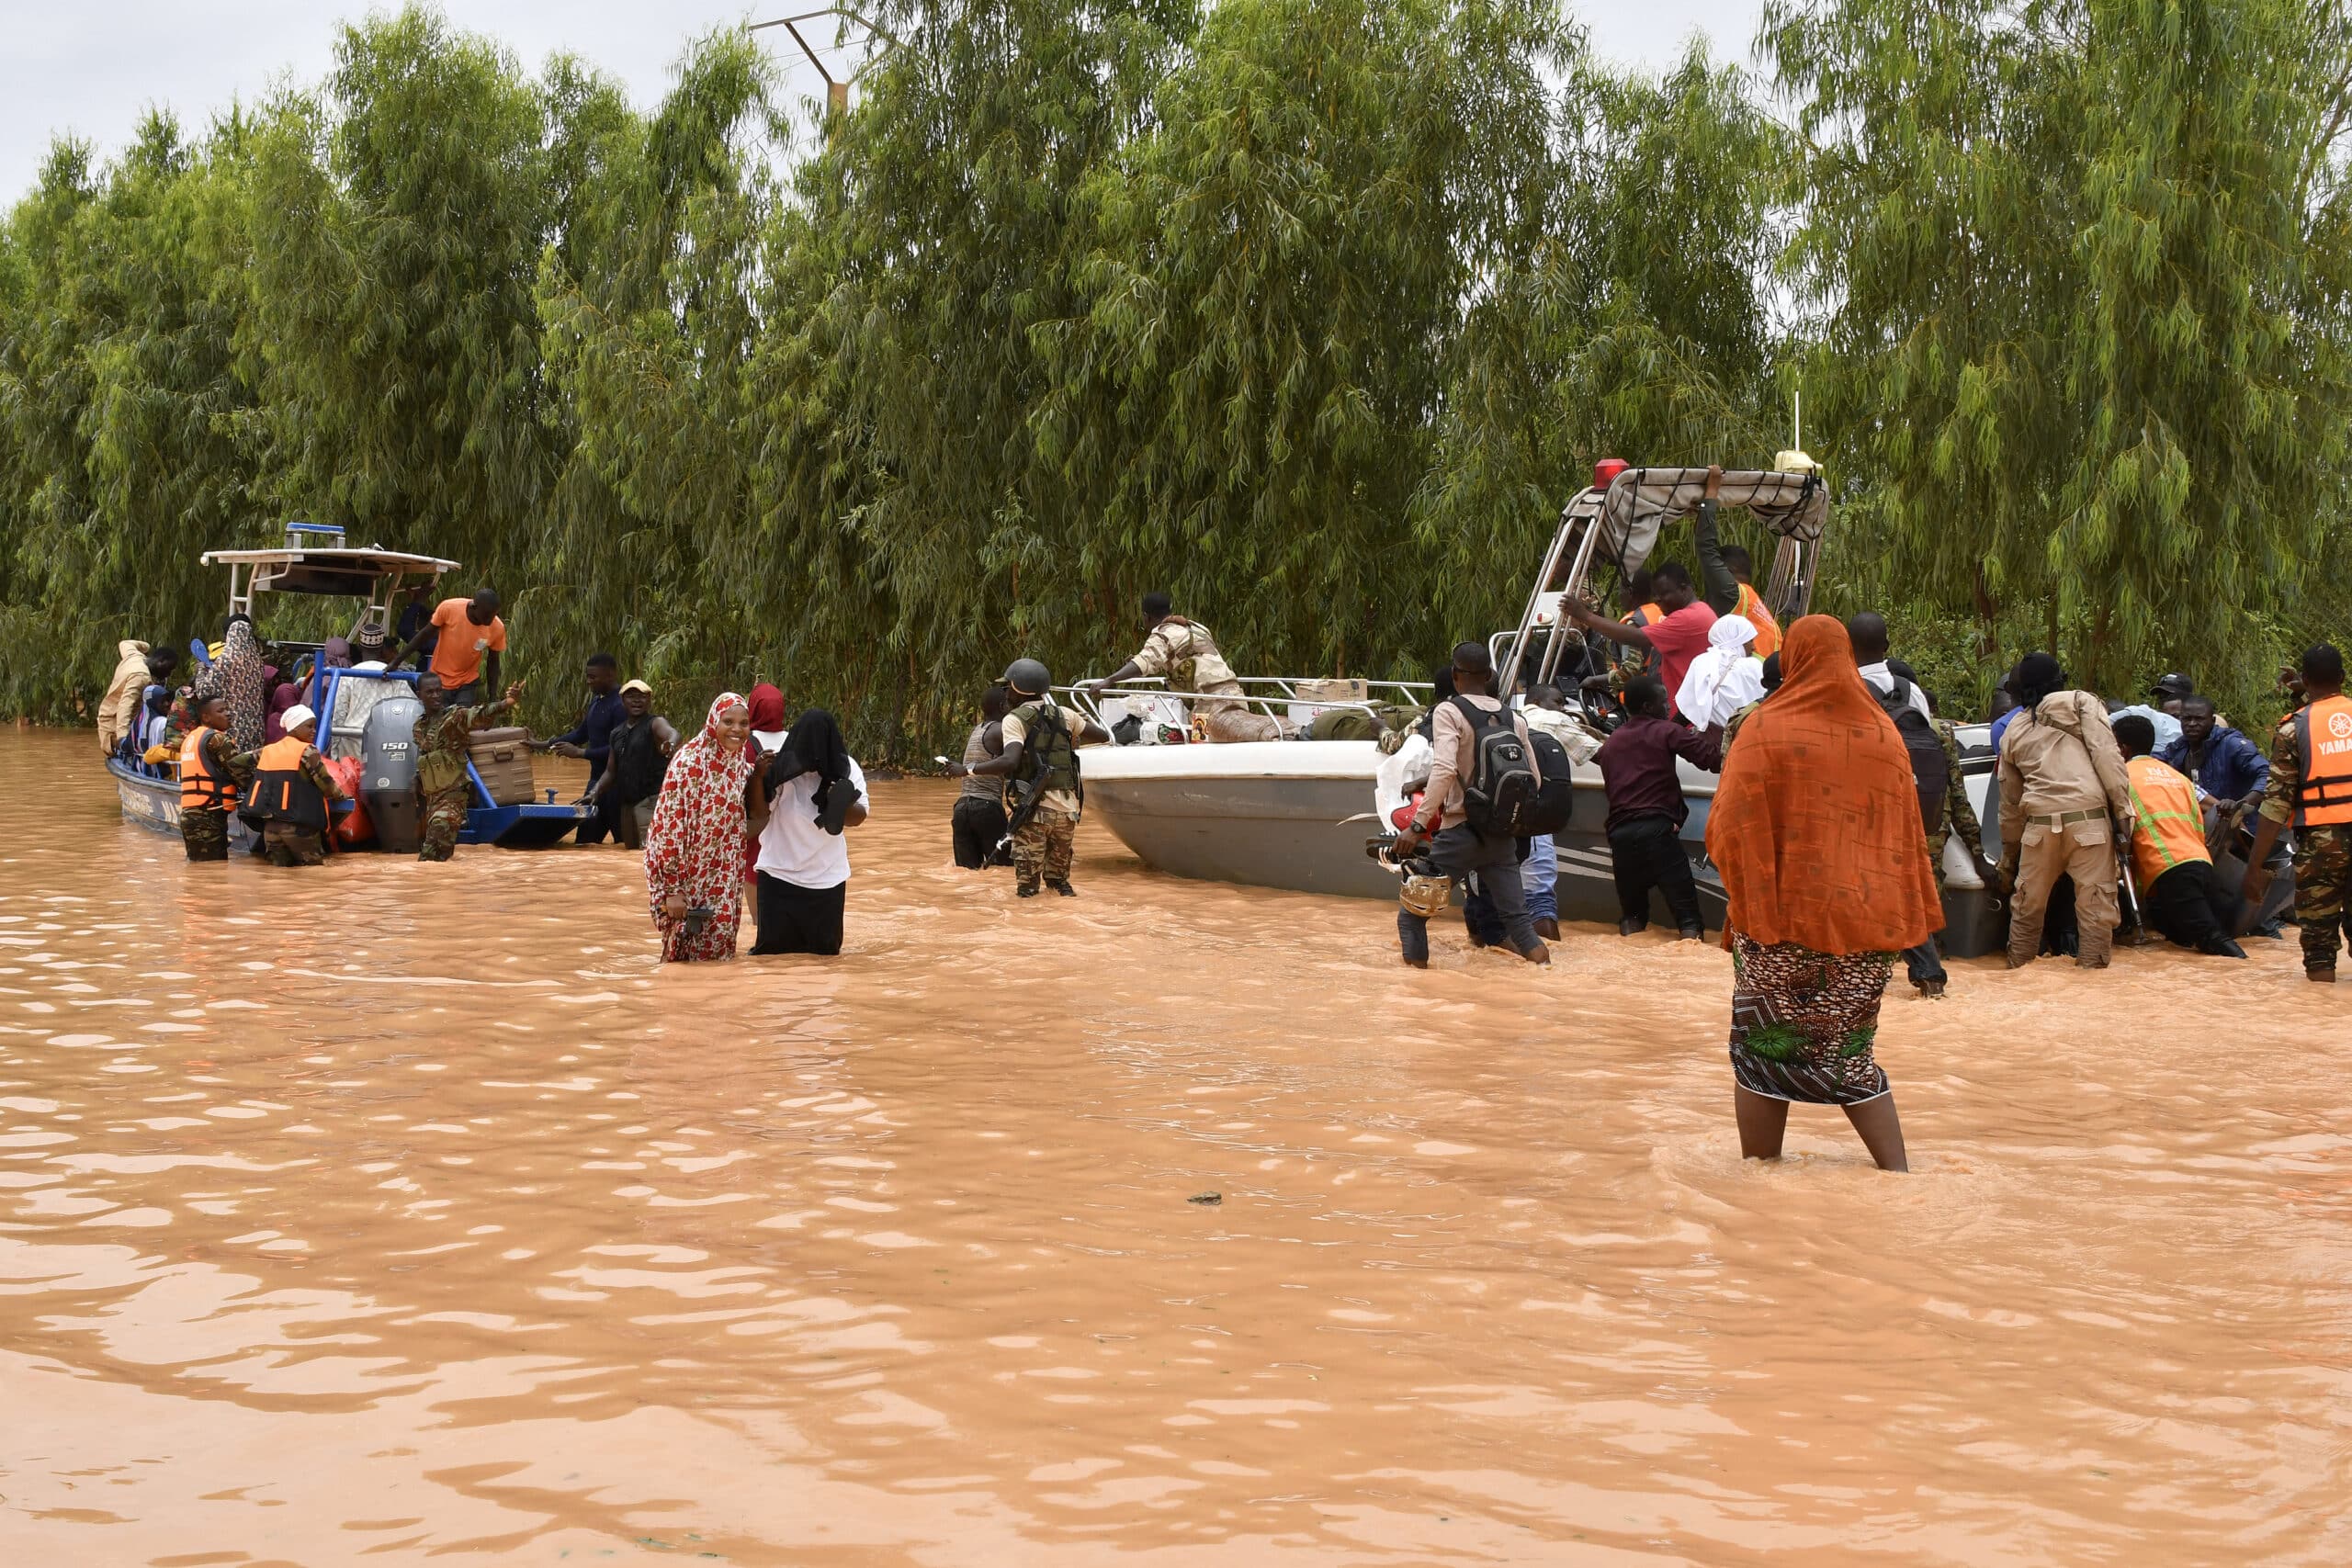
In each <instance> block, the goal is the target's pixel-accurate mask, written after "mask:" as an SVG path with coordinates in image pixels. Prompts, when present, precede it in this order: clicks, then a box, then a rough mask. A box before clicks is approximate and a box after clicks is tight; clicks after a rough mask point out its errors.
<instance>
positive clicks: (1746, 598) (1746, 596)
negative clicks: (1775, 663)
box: [1731, 582, 1781, 659]
mask: <svg viewBox="0 0 2352 1568" xmlns="http://www.w3.org/2000/svg"><path fill="white" fill-rule="evenodd" d="M1731 613H1732V614H1733V615H1738V616H1741V617H1743V618H1744V619H1745V620H1746V621H1747V624H1748V625H1749V626H1754V627H1755V628H1756V646H1755V647H1753V648H1751V649H1748V651H1749V652H1750V653H1752V654H1754V655H1755V656H1756V657H1757V658H1758V659H1770V658H1771V657H1772V655H1774V654H1776V653H1778V652H1780V651H1781V623H1780V622H1778V621H1776V620H1774V619H1773V618H1772V612H1771V611H1770V610H1768V609H1766V608H1765V607H1764V595H1762V594H1761V593H1758V592H1756V589H1755V587H1754V586H1753V585H1752V584H1749V583H1746V582H1743V583H1741V584H1740V585H1739V603H1738V604H1735V605H1733V606H1732V611H1731Z"/></svg>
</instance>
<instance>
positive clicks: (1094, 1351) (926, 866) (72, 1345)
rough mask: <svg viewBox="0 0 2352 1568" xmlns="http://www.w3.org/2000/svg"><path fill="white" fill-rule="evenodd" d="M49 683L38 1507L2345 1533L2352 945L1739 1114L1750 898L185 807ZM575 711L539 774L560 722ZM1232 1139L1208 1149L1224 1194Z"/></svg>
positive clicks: (559, 1531)
mask: <svg viewBox="0 0 2352 1568" xmlns="http://www.w3.org/2000/svg"><path fill="white" fill-rule="evenodd" d="M95 752H96V743H95V741H94V739H92V738H91V737H90V736H89V735H87V734H71V735H67V734H58V733H53V732H30V733H28V732H23V731H6V732H0V1410H5V1411H6V1418H5V1424H0V1562H6V1563H8V1564H24V1565H35V1564H38V1565H41V1568H49V1565H51V1564H57V1565H74V1568H81V1565H90V1564H98V1565H107V1568H111V1565H114V1564H160V1565H196V1564H261V1563H270V1564H287V1563H298V1564H305V1565H323V1564H342V1563H361V1562H369V1563H372V1562H388V1563H401V1562H425V1561H427V1560H431V1561H434V1562H449V1561H458V1562H469V1561H470V1562H492V1563H502V1564H503V1563H531V1564H536V1563H543V1562H546V1563H552V1562H610V1561H627V1562H634V1561H645V1562H652V1561H658V1560H669V1559H684V1560H702V1561H718V1562H735V1563H765V1564H788V1565H791V1568H809V1565H826V1564H853V1563H854V1564H869V1563H871V1564H886V1563H921V1564H942V1565H962V1564H1007V1565H1020V1568H1058V1565H1062V1564H1116V1563H1128V1562H1134V1563H1139V1564H1150V1565H1152V1568H1190V1565H1193V1564H1201V1565H1209V1564H1216V1565H1218V1568H1227V1565H1236V1564H1238V1565H1250V1564H1259V1563H1263V1564H1269V1565H1273V1568H1291V1565H1297V1568H1308V1565H1338V1564H1419V1563H1439V1564H1460V1565H1464V1568H1468V1565H1474V1564H1476V1565H1485V1564H1496V1563H1567V1564H1631V1563H1637V1562H1638V1563H1674V1562H1687V1563H1696V1564H1711V1565H1712V1564H1739V1563H1757V1562H1774V1563H1781V1562H1786V1563H1804V1564H1807V1565H1818V1564H1841V1563H1863V1562H1868V1563H1888V1564H1897V1563H1900V1564H1917V1563H1987V1564H2020V1565H2022V1564H2035V1565H2040V1564H2053V1563H2055V1564H2079V1563H2114V1564H2133V1565H2137V1564H2147V1563H2249V1562H2263V1563H2314V1564H2341V1563H2345V1562H2352V1027H2347V1025H2352V988H2347V989H2346V990H2343V991H2322V990H2320V989H2319V988H2318V987H2309V986H2306V985H2305V984H2304V983H2303V982H2302V981H2301V978H2300V975H2299V971H2298V967H2297V959H2296V955H2295V953H2293V952H2292V951H2291V948H2292V942H2291V940H2290V942H2287V943H2278V942H2258V943H2250V944H2249V945H2250V946H2253V947H2254V948H2255V949H2256V957H2255V960H2254V961H2253V962H2251V963H2248V964H2229V963H2226V962H2222V961H2219V960H2207V959H2198V958H2194V957H2190V956H2187V955H2180V954H2176V953H2172V952H2170V951H2149V952H2144V953H2143V952H2133V951H2128V950H2127V951H2122V952H2120V953H2119V955H2118V961H2117V964H2116V966H2115V968H2114V969H2113V970H2111V971H2109V973H2107V974H2104V975H2086V974H2080V973H2077V972H2076V971H2075V970H2074V969H2073V968H2072V967H2071V966H2060V965H2053V964H2041V965H2037V966H2036V967H2034V968H2033V969H2031V970H2030V971H2028V972H2026V973H2024V974H2022V975H2018V976H2010V975H2007V974H2005V973H2002V972H2000V971H1999V970H1998V969H1997V968H1996V967H1994V966H1992V965H1990V964H1986V963H1981V962H1980V963H1973V964H1958V965H1955V966H1954V978H1953V981H1952V987H1951V988H1952V996H1951V999H1949V1000H1947V1001H1944V1002H1940V1003H1928V1002H1921V1001H1917V1000H1915V999H1912V998H1910V997H1909V995H1908V992H1907V988H1905V987H1901V986H1900V985H1899V984H1898V987H1897V990H1898V993H1900V994H1899V995H1898V996H1895V997H1891V998H1889V1002H1888V1005H1887V1010H1886V1017H1885V1020H1884V1028H1883V1035H1882V1039H1881V1043H1880V1047H1879V1060H1880V1061H1881V1062H1882V1063H1883V1065H1884V1066H1886V1068H1887V1069H1888V1071H1889V1073H1890V1074H1891V1075H1892V1076H1893V1077H1894V1083H1895V1086H1896V1093H1897V1098H1898V1103H1899V1104H1900V1106H1901V1110H1902V1114H1903V1119H1904V1122H1905V1128H1906V1131H1907V1132H1908V1134H1909V1135H1910V1140H1911V1152H1912V1159H1913V1162H1914V1164H1915V1166H1916V1168H1917V1171H1916V1174H1914V1175H1912V1176H1910V1177H1908V1178H1904V1177H1894V1176H1886V1175H1882V1174H1880V1173H1879V1172H1877V1171H1875V1170H1873V1169H1872V1168H1871V1167H1870V1165H1869V1163H1868V1162H1867V1160H1866V1159H1865V1157H1864V1156H1863V1154H1862V1151H1861V1148H1860V1145H1859V1144H1858V1143H1856V1142H1855V1141H1854V1139H1853V1138H1852V1137H1851V1135H1850V1134H1849V1133H1848V1132H1847V1131H1846V1128H1845V1124H1844V1122H1843V1121H1842V1119H1840V1118H1839V1117H1838V1115H1837V1113H1836V1112H1835V1111H1826V1110H1818V1109H1812V1108H1804V1107H1800V1108H1798V1109H1797V1110H1796V1111H1795V1112H1794V1113H1793V1115H1792V1123H1791V1134H1792V1137H1791V1148H1792V1157H1791V1158H1790V1159H1789V1160H1787V1161H1786V1162H1785V1163H1783V1164H1781V1165H1780V1166H1778V1167H1772V1168H1767V1167H1763V1166H1759V1165H1755V1164H1747V1165H1743V1164H1742V1163H1741V1161H1740V1160H1739V1158H1738V1155H1737V1146H1736V1142H1735V1140H1734V1136H1733V1132H1732V1126H1731V1119H1730V1114H1729V1111H1730V1107H1729V1096H1730V1074H1729V1068H1728V1066H1727V1065H1726V1063H1725V1060H1724V1030H1725V1025H1726V1010H1727V1006H1728V988H1729V980H1730V970H1729V962H1728V960H1727V959H1726V957H1725V956H1724V954H1723V953H1720V952H1719V951H1716V950H1714V949H1712V948H1701V947H1697V946H1677V945H1674V944H1672V943H1670V942H1668V941H1666V940H1664V939H1663V938H1662V937H1659V936H1655V935H1653V936H1645V937H1643V938H1638V939H1635V940H1633V941H1624V940H1621V939H1620V938H1618V937H1617V936H1616V935H1615V933H1614V932H1613V931H1608V932H1604V931H1600V929H1598V928H1578V929H1575V930H1572V931H1571V933H1570V935H1569V938H1568V940H1567V941H1566V942H1564V943H1562V944H1561V945H1560V947H1559V948H1558V949H1557V950H1556V951H1557V955H1558V960H1559V962H1558V963H1557V964H1555V967H1553V968H1552V969H1551V970H1549V971H1548V972H1534V971H1531V970H1529V969H1527V968H1525V967H1523V966H1522V965H1521V964H1518V963H1517V962H1516V961H1515V960H1507V959H1502V958H1498V957H1493V956H1488V955H1485V954H1474V953H1467V952H1465V951H1464V949H1463V947H1462V944H1461V939H1460V935H1459V931H1458V926H1457V927H1455V928H1453V929H1452V930H1449V931H1446V933H1445V936H1444V938H1443V939H1442V942H1441V947H1440V951H1439V953H1438V957H1437V960H1436V962H1435V964H1434V965H1433V967H1432V968H1431V969H1430V971H1429V972H1428V973H1426V974H1415V973H1408V972H1406V971H1404V970H1401V969H1400V968H1398V967H1397V964H1396V960H1395V928H1394V922H1393V918H1392V916H1393V910H1392V907H1390V906H1385V905H1381V904H1374V903H1371V902H1360V901H1352V900H1343V899H1322V898H1316V897H1306V896H1301V895H1294V894H1283V893H1270V892H1260V891H1249V890H1242V889H1238V888H1233V887H1225V886H1208V885H1204V884H1195V883H1186V882H1182V881H1178V880H1174V879H1171V878H1169V877H1164V876H1160V875H1158V874H1152V873H1149V872H1147V871H1145V870H1143V869H1142V868H1141V867H1140V866H1139V865H1138V864H1137V863H1136V862H1135V861H1134V859H1133V858H1132V857H1131V856H1128V855H1127V854H1126V853H1125V852H1124V851H1123V850H1122V849H1121V848H1120V846H1119V845H1118V844H1117V842H1116V841H1115V840H1112V839H1110V838H1109V837H1108V836H1107V835H1105V834H1103V832H1101V831H1100V830H1099V829H1092V828H1090V829H1087V830H1086V831H1085V832H1084V833H1083V834H1082V835H1081V838H1080V861H1079V865H1078V874H1077V880H1078V884H1079V886H1080V890H1081V894H1082V897H1080V898H1077V899H1075V900H1069V899H1059V898H1054V897H1046V898H1042V899H1037V900H1030V901H1020V902H1016V900H1015V899H1014V898H1013V897H1012V886H1011V882H1010V874H1009V873H1008V874H993V875H977V874H964V873H959V872H957V871H956V870H954V869H953V867H952V865H951V864H950V863H949V858H948V835H947V821H946V818H947V810H948V807H949V803H950V800H951V786H948V785H944V784H937V783H931V782H908V783H896V784H893V783H884V784H877V785H876V789H875V806H874V816H873V819H872V821H871V822H870V823H869V824H868V825H867V826H866V827H865V828H863V829H857V830H855V831H854V835H853V838H852V846H853V848H852V853H853V856H854V862H855V865H856V874H855V877H854V880H853V882H852V884H851V888H850V894H849V951H848V952H847V953H845V954H844V955H843V956H842V958H841V959H840V960H838V961H835V962H823V961H816V960H805V959H790V960H744V961H739V962H738V963H736V964H732V965H726V966H716V965H714V966H707V967H688V968H678V967H673V968H671V969H668V970H662V969H661V968H660V967H659V966H658V965H657V964H656V963H655V962H654V946H653V943H652V941H651V939H650V932H649V929H648V925H647V922H646V919H645V904H644V885H643V882H642V881H641V879H640V877H639V874H638V870H637V865H636V862H635V858H634V857H633V856H631V855H629V854H628V853H626V852H621V851H618V850H615V849H597V850H573V849H569V848H567V849H563V850H559V851H552V852H542V853H537V854H532V853H512V852H500V851H496V850H489V849H466V850H461V851H459V852H458V859H457V860H456V862H455V863H451V864H448V865H442V866H433V865H420V864H418V863H415V862H413V861H407V860H400V859H394V858H390V857H380V856H371V855H356V856H350V857H346V858H345V859H342V860H340V861H338V862H336V863H333V864H331V865H329V866H327V867H325V868H322V869H320V870H316V871H311V872H295V871H277V870H272V869H270V868H268V867H266V866H265V865H262V864H260V863H254V862H247V861H242V860H241V861H238V862H235V863H231V864H229V865H226V866H221V865H202V866H191V865H188V864H187V863H185V861H184V860H183V859H182V857H181V854H180V850H179V846H178V843H177V841H176V840H165V839H162V838H159V837H156V836H153V835H152V834H150V833H148V832H145V831H143V830H141V829H138V828H135V827H131V826H129V825H126V824H125V823H123V822H122V821H121V820H120V819H119V814H118V810H117V807H116V803H115V797H114V792H113V789H112V786H111V785H110V784H109V783H108V782H107V779H106V778H105V776H104V774H103V773H101V771H100V769H99V766H98V763H97V760H96V756H95ZM551 777H552V775H551ZM1209 1193H1216V1194H1219V1195H1220V1196H1221V1201H1217V1202H1215V1203H1208V1202H1199V1201H1193V1200H1194V1199H1196V1198H1198V1197H1202V1196H1204V1195H1206V1194H1209Z"/></svg>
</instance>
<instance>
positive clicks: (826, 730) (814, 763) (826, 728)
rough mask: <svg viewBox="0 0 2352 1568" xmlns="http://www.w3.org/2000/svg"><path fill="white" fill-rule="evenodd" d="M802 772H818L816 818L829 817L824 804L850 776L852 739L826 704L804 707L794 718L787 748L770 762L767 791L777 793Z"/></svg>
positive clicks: (815, 802)
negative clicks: (824, 706)
mask: <svg viewBox="0 0 2352 1568" xmlns="http://www.w3.org/2000/svg"><path fill="white" fill-rule="evenodd" d="M803 773H814V774H816V775H817V791H816V795H815V797H814V800H813V801H812V804H813V805H814V806H815V807H816V812H815V816H816V819H817V820H818V821H820V822H823V821H826V820H827V818H826V816H825V807H827V806H828V805H830V804H831V800H832V794H833V786H834V785H835V784H840V783H841V782H842V781H843V780H844V779H846V778H848V777H849V742H847V741H846V740H843V739H842V727H841V725H840V723H839V722H838V721H836V720H835V719H834V717H833V716H832V714H831V712H829V711H828V710H826V709H824V708H803V709H802V710H801V713H800V716H799V717H798V718H796V719H794V720H793V721H792V731H791V733H790V734H788V735H786V737H785V738H784V750H781V751H778V752H777V753H776V754H775V761H772V762H770V763H769V764H768V794H769V795H775V793H776V791H778V790H780V789H782V788H783V787H784V786H785V785H786V784H790V783H791V782H792V781H793V780H794V779H797V778H798V777H799V776H800V775H801V774H803ZM830 830H831V831H832V832H836V833H837V832H839V831H841V829H838V828H833V829H830Z"/></svg>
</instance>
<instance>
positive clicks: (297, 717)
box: [277, 703, 319, 735]
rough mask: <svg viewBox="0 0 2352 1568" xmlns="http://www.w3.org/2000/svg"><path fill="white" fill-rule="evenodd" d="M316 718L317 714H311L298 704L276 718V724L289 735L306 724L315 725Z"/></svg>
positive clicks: (307, 709)
mask: <svg viewBox="0 0 2352 1568" xmlns="http://www.w3.org/2000/svg"><path fill="white" fill-rule="evenodd" d="M318 717H319V716H318V715H317V714H314V713H312V712H311V710H310V709H309V708H306V707H304V706H303V705H301V704H300V703H296V704H295V705H293V706H292V707H290V708H288V709H287V710H286V711H285V712H284V713H282V714H279V715H278V716H277V723H278V727H279V728H282V729H284V730H285V731H286V733H287V734H288V735H291V734H293V733H294V732H295V731H296V730H298V729H300V728H302V727H303V726H304V725H306V724H315V723H317V722H318Z"/></svg>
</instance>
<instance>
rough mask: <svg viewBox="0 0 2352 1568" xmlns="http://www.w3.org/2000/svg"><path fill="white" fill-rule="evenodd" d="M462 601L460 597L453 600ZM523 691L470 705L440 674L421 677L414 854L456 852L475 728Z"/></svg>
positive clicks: (428, 856) (512, 689)
mask: <svg viewBox="0 0 2352 1568" xmlns="http://www.w3.org/2000/svg"><path fill="white" fill-rule="evenodd" d="M452 603H458V601H452ZM522 695H523V682H520V681H517V682H515V683H514V684H513V685H511V686H509V687H507V688H506V694H505V695H504V696H503V697H501V698H500V699H499V700H498V701H496V702H494V703H484V704H483V705H481V706H480V707H466V706H463V705H453V704H452V703H451V702H450V701H449V697H448V689H447V687H445V686H444V685H443V684H442V683H441V677H440V676H438V675H436V674H435V673H433V672H432V671H429V670H428V671H425V672H424V674H423V675H421V676H419V677H418V678H417V682H416V700H417V701H418V702H420V703H423V704H424V713H423V714H421V715H419V716H418V717H417V721H416V730H415V733H414V735H413V740H414V741H415V745H416V804H417V817H418V825H419V828H418V838H417V846H416V858H417V859H419V860H447V859H448V858H449V857H450V856H451V855H453V854H455V853H457V852H458V834H459V833H461V832H463V831H464V830H465V826H466V795H467V792H468V790H469V788H470V787H471V785H470V781H469V780H468V778H467V776H466V764H467V763H468V762H469V761H470V760H471V755H472V753H471V747H470V742H471V740H472V739H473V732H474V731H475V730H477V729H487V728H490V727H491V724H492V721H494V720H495V719H497V718H498V717H499V716H500V715H502V714H503V713H505V712H506V710H507V709H509V708H511V707H513V706H514V705H515V703H516V701H517V700H519V699H520V698H521V697H522Z"/></svg>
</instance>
